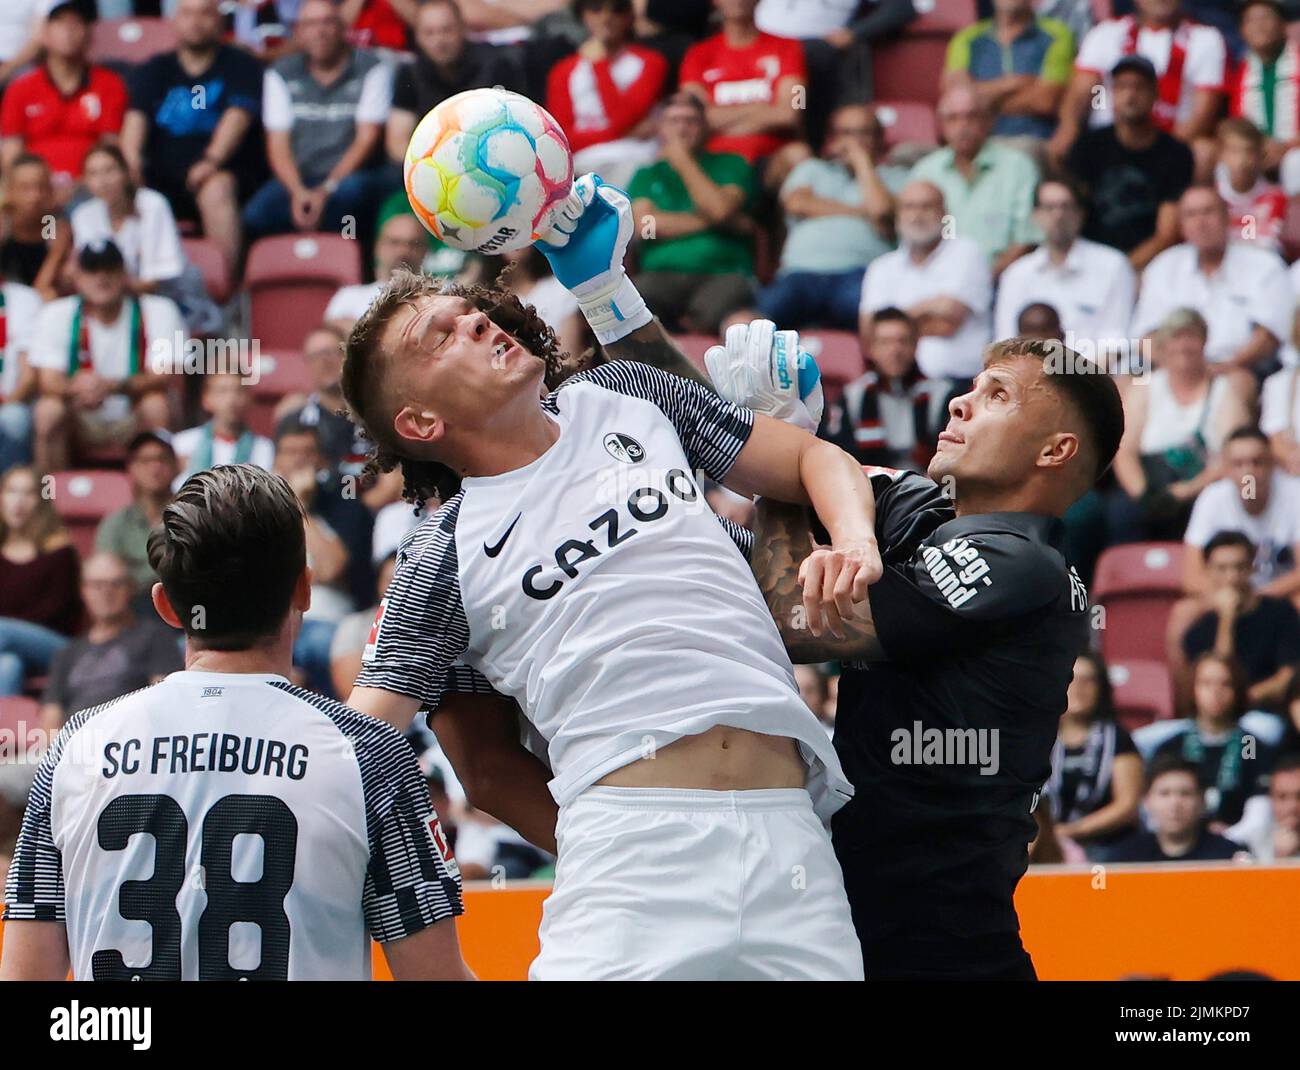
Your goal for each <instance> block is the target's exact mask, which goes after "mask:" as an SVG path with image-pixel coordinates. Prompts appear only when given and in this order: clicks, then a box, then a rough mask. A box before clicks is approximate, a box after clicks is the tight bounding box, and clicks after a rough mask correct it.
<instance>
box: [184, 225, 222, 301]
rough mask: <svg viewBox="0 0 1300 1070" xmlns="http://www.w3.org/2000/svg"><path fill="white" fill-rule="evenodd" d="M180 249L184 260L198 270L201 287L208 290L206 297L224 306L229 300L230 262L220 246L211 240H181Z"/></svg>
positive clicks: (195, 238) (196, 238)
mask: <svg viewBox="0 0 1300 1070" xmlns="http://www.w3.org/2000/svg"><path fill="white" fill-rule="evenodd" d="M181 248H182V249H183V250H184V252H185V259H187V260H188V261H189V262H190V263H191V264H193V265H194V266H195V267H196V268H198V269H199V274H200V275H202V276H203V285H204V286H206V287H207V289H208V296H209V297H211V298H212V300H214V301H215V302H216V303H217V304H219V305H224V304H225V303H226V302H227V301H229V300H230V293H231V289H232V286H231V280H230V262H229V261H228V260H227V259H226V254H225V253H224V252H223V251H222V249H221V246H220V245H218V244H217V243H216V242H214V241H213V240H212V239H211V238H198V237H194V238H182V239H181Z"/></svg>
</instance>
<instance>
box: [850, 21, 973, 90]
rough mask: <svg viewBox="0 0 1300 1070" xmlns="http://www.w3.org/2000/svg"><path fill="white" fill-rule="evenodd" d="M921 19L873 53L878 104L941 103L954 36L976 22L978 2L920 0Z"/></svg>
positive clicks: (879, 46)
mask: <svg viewBox="0 0 1300 1070" xmlns="http://www.w3.org/2000/svg"><path fill="white" fill-rule="evenodd" d="M915 7H916V9H917V12H918V15H919V17H918V18H916V19H914V20H913V21H912V22H910V23H908V25H907V26H906V27H905V28H904V30H903V31H902V33H901V34H899V35H898V36H897V37H890V38H887V39H885V40H883V41H880V42H878V43H877V44H876V45H875V46H874V47H873V48H872V52H871V65H872V77H873V81H874V83H875V96H876V99H878V100H920V101H925V102H926V103H928V104H937V103H938V102H939V83H940V80H941V79H942V77H943V65H944V59H945V58H946V56H947V53H948V41H949V39H950V38H951V37H952V35H953V34H954V33H955V32H956V31H957V30H960V29H962V28H963V27H966V26H969V25H970V24H971V23H972V22H974V21H975V20H976V14H975V0H916V2H915Z"/></svg>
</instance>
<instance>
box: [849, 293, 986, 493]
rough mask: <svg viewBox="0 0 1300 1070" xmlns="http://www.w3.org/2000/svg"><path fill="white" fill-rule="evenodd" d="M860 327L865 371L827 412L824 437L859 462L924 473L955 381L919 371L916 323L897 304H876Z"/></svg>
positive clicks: (955, 390)
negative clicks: (933, 376) (887, 306)
mask: <svg viewBox="0 0 1300 1070" xmlns="http://www.w3.org/2000/svg"><path fill="white" fill-rule="evenodd" d="M863 331H864V333H863V335H862V355H863V357H864V358H865V359H866V364H867V371H866V372H865V373H864V374H862V375H860V376H859V377H858V378H857V379H854V380H853V381H852V382H850V383H847V384H845V387H844V392H843V394H841V396H840V399H839V401H837V402H836V403H835V404H834V405H832V406H831V410H830V412H829V414H828V415H827V420H826V432H825V437H826V438H828V439H830V440H831V441H832V442H834V443H835V444H836V445H838V446H839V447H840V448H841V449H843V450H844V451H845V452H846V453H851V454H852V455H853V456H854V457H856V458H857V459H858V462H859V463H861V464H877V465H884V466H886V467H888V468H904V469H909V470H911V471H913V472H924V471H925V469H926V466H927V465H928V464H929V463H930V458H931V457H933V456H934V449H935V445H936V444H937V443H938V440H939V432H940V431H942V430H943V429H944V427H945V426H946V424H947V423H948V402H949V401H950V400H951V399H952V398H953V397H955V396H956V395H957V394H958V393H959V392H960V388H959V385H958V383H957V382H956V381H954V380H952V379H930V378H927V377H926V376H925V375H923V374H922V372H921V369H920V368H918V367H917V366H916V343H917V336H916V325H915V324H913V323H912V321H911V319H909V318H908V315H907V313H906V312H904V311H903V310H902V309H898V308H882V309H881V310H880V311H879V312H876V313H875V314H874V315H872V316H871V318H870V319H869V320H868V321H867V323H866V324H865V325H864V329H863ZM963 385H965V384H964V381H963Z"/></svg>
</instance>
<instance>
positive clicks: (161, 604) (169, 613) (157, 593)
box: [149, 582, 183, 628]
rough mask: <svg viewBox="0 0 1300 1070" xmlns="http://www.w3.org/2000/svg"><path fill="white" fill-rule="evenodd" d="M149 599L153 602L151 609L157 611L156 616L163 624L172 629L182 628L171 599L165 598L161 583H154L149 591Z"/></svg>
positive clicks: (165, 594) (165, 593)
mask: <svg viewBox="0 0 1300 1070" xmlns="http://www.w3.org/2000/svg"><path fill="white" fill-rule="evenodd" d="M149 597H150V599H151V600H152V601H153V608H154V609H155V610H156V611H157V613H158V616H160V617H162V619H163V621H164V623H166V624H168V625H170V626H171V627H173V628H183V625H182V624H181V618H180V617H179V616H178V615H177V613H176V610H175V609H173V608H172V603H171V599H170V598H168V597H167V592H166V591H164V590H163V585H162V584H161V583H157V582H155V583H154V585H153V587H152V589H151V590H150V591H149Z"/></svg>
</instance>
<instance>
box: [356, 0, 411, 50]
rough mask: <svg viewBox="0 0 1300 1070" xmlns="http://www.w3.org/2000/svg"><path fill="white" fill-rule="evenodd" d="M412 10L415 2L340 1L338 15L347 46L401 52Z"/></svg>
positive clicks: (381, 0) (385, 0)
mask: <svg viewBox="0 0 1300 1070" xmlns="http://www.w3.org/2000/svg"><path fill="white" fill-rule="evenodd" d="M416 6H417V0H342V3H340V4H339V14H340V15H342V17H343V22H344V23H345V24H346V25H347V28H348V44H350V45H353V46H355V47H356V48H391V49H393V50H394V51H396V52H403V51H405V50H406V47H407V33H406V30H407V27H408V26H410V25H414V23H415V9H416Z"/></svg>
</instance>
